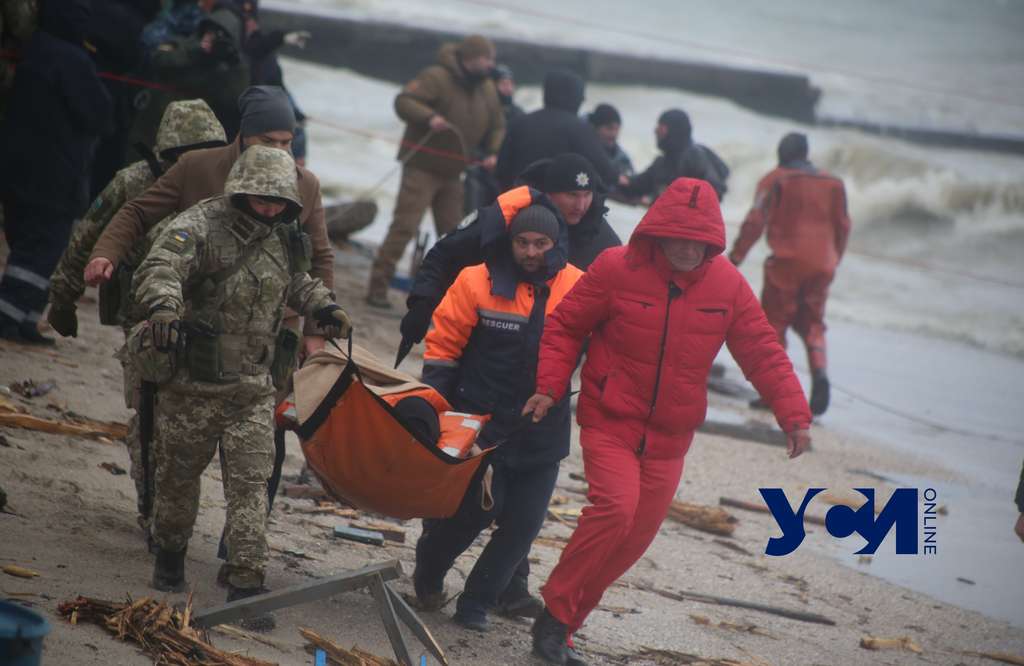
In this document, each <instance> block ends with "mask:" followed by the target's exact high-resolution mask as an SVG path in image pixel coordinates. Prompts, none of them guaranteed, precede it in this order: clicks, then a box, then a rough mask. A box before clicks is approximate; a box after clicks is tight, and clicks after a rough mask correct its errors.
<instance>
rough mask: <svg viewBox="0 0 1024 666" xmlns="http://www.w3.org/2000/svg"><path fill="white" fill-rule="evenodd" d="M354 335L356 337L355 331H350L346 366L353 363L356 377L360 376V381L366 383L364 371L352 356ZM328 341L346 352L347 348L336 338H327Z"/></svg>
mask: <svg viewBox="0 0 1024 666" xmlns="http://www.w3.org/2000/svg"><path fill="white" fill-rule="evenodd" d="M354 337H355V331H349V334H348V357H347V360H346V362H345V367H346V368H347V367H348V366H350V365H351V366H352V371H353V372H355V375H356V377H358V378H359V381H360V382H362V383H364V384H365V382H363V373H362V371H360V370H359V366H358V365H357V364H356V362H355V359H353V358H352V338H354ZM327 342H329V343H331V344H332V345H334V348H335V349H337V350H338V351H340V352H341V353H342V354H344V353H345V350H344V349H342V348H341V347H339V346H338V343H337V342H336V341H335V340H334V338H327Z"/></svg>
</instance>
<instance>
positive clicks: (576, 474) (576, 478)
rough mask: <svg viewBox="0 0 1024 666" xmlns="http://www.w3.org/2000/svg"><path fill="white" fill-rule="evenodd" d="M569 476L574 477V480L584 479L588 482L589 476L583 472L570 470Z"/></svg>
mask: <svg viewBox="0 0 1024 666" xmlns="http://www.w3.org/2000/svg"><path fill="white" fill-rule="evenodd" d="M569 478H570V479H572V480H573V481H584V482H586V480H587V477H585V476H583V475H582V474H579V473H577V472H569Z"/></svg>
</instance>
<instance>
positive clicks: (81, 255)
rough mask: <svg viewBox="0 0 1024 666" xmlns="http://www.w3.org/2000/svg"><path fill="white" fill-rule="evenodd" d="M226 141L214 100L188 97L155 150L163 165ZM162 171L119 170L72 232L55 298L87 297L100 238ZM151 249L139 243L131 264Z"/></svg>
mask: <svg viewBox="0 0 1024 666" xmlns="http://www.w3.org/2000/svg"><path fill="white" fill-rule="evenodd" d="M225 143H227V139H226V137H225V136H224V128H223V127H221V126H220V123H219V122H218V121H217V117H216V116H215V115H214V114H213V111H212V110H211V109H210V107H209V105H208V104H206V102H204V101H202V100H198V99H196V100H185V101H181V102H173V103H171V104H170V105H169V106H168V107H167V110H166V111H165V112H164V116H163V119H162V120H161V122H160V129H159V130H158V132H157V137H156V145H155V146H154V147H153V152H154V153H156V155H158V156H159V158H160V160H161V162H160V164H159V167H160V168H161V169H165V168H167V166H169V162H170V161H172V160H174V159H176V158H177V156H178V155H180V154H181V153H182V152H185V151H188V150H191V149H194V148H209V147H211V146H217V145H224V144H225ZM157 176H158V174H155V173H153V168H152V167H151V166H150V165H149V164H148V163H147V162H145V161H139V162H136V163H134V164H132V165H131V166H128V167H125V168H124V169H121V170H120V171H118V172H117V174H115V175H114V178H113V180H111V181H110V183H109V184H108V185H107V186H106V187H105V188H104V189H103V191H102V192H100V194H99V196H97V197H96V200H95V201H93V203H92V206H90V208H89V210H88V212H86V214H85V217H83V218H82V221H81V222H79V223H78V224H77V225H76V226H75V230H74V232H73V233H72V234H71V241H70V242H69V243H68V246H67V248H66V249H65V250H64V255H63V256H62V257H61V259H60V263H59V264H58V265H57V269H56V270H55V271H54V273H53V276H52V277H51V278H50V302H51V303H56V304H60V305H63V306H66V307H70V306H71V305H73V304H74V303H75V301H77V300H78V299H79V298H81V297H82V294H83V293H85V281H84V280H83V279H82V273H83V271H84V270H85V265H86V264H87V263H88V262H89V256H90V255H91V254H92V250H93V247H94V246H95V245H96V241H97V240H98V239H99V237H100V235H101V234H102V233H103V230H104V229H106V228H107V224H109V223H110V220H111V219H112V218H113V217H114V214H115V213H117V211H118V210H120V209H121V206H123V205H124V204H125V203H126V202H128V201H131V200H132V199H134V198H135V197H137V196H139V195H140V194H142V193H143V192H145V191H146V189H148V188H149V186H150V185H152V184H153V182H154V181H155V180H156V178H157ZM148 249H149V243H139V244H137V245H136V246H135V247H133V248H132V249H131V252H130V253H129V254H128V256H126V257H125V262H124V263H125V265H127V266H138V265H139V262H141V261H142V258H143V257H145V256H146V252H147V251H148Z"/></svg>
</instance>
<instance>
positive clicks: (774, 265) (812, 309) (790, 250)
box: [729, 132, 850, 416]
mask: <svg viewBox="0 0 1024 666" xmlns="http://www.w3.org/2000/svg"><path fill="white" fill-rule="evenodd" d="M778 152H779V166H778V167H777V168H776V169H773V170H772V171H771V172H770V173H768V175H766V176H765V177H764V178H762V179H761V182H759V183H758V184H757V194H756V196H755V198H754V205H753V207H752V208H751V209H750V212H749V213H747V218H746V220H744V221H743V226H742V227H741V228H740V235H739V236H738V237H737V238H736V241H735V243H734V244H733V246H732V252H730V253H729V259H730V260H731V261H732V263H734V264H736V265H737V266H739V265H740V263H741V262H742V261H743V258H744V257H746V256H747V252H749V251H750V248H751V247H752V246H753V245H754V243H756V242H757V240H758V239H759V238H760V237H761V233H762V232H763V231H764V230H765V229H766V228H767V230H768V246H769V247H770V248H771V250H772V253H771V256H769V257H768V259H767V260H766V261H765V262H764V288H763V289H762V291H761V305H762V306H763V307H764V312H765V314H766V315H767V316H768V322H769V323H770V324H771V325H772V328H774V329H775V332H776V333H777V334H778V336H779V342H780V343H782V346H783V347H785V346H786V329H787V328H789V327H790V326H792V327H793V329H794V330H796V332H797V334H798V335H799V336H800V337H801V338H802V339H803V341H804V346H806V347H807V361H808V364H809V366H810V370H811V382H812V383H811V413H812V414H814V415H815V416H819V415H821V414H824V413H825V410H826V409H828V402H829V383H828V375H827V374H826V371H825V301H826V300H827V299H828V287H829V285H830V284H831V283H832V277H833V276H834V275H835V272H836V267H837V266H838V265H839V260H840V259H841V258H842V256H843V251H845V250H846V241H847V239H848V238H849V237H850V217H849V215H847V212H846V189H845V188H844V187H843V181H841V180H839V179H838V178H836V177H835V176H833V175H830V174H828V173H825V172H824V171H819V170H818V169H816V168H815V167H814V165H813V164H811V163H810V162H808V161H807V137H806V136H804V135H803V134H799V133H796V132H792V133H790V134H787V135H786V136H784V137H782V141H780V142H779V149H778ZM752 404H754V405H755V406H758V407H761V406H764V405H763V402H762V401H760V400H758V401H755V403H752Z"/></svg>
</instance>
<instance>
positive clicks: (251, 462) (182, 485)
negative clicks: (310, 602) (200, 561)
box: [153, 390, 274, 588]
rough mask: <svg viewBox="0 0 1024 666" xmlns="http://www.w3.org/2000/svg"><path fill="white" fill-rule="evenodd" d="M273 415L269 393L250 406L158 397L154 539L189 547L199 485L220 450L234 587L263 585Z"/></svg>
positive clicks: (168, 394) (231, 400)
mask: <svg viewBox="0 0 1024 666" xmlns="http://www.w3.org/2000/svg"><path fill="white" fill-rule="evenodd" d="M244 393H245V392H244V391H243V392H241V394H240V395H244ZM247 397H248V396H247ZM273 408H274V400H273V395H272V394H271V393H270V392H269V391H264V392H262V393H261V394H259V395H257V396H256V397H255V398H254V399H250V400H242V399H240V397H239V395H230V394H226V395H224V396H223V397H211V396H208V395H203V396H197V395H190V394H187V393H179V392H172V391H166V390H161V391H160V393H159V394H158V396H157V406H156V433H155V439H156V447H155V453H156V495H155V498H154V499H155V501H154V504H153V539H154V541H155V542H156V544H157V545H158V546H159V547H160V548H162V549H165V550H172V551H178V550H181V549H183V548H185V547H186V546H187V545H188V541H189V538H190V537H191V536H192V527H193V525H194V524H195V520H196V515H197V513H198V512H199V493H200V478H201V476H202V474H203V470H205V469H206V466H207V465H209V464H210V460H212V459H213V455H214V453H215V452H216V451H217V445H218V443H219V444H220V445H221V448H222V450H223V453H224V466H223V469H222V470H221V475H222V478H223V483H224V499H225V500H226V501H227V526H226V530H227V547H228V562H227V566H228V582H229V583H230V584H232V585H234V586H235V587H240V588H253V587H259V586H260V585H262V584H263V573H264V567H265V565H266V561H267V550H268V549H267V534H266V529H267V478H268V477H269V476H270V473H271V470H272V469H273V452H274V430H273Z"/></svg>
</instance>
